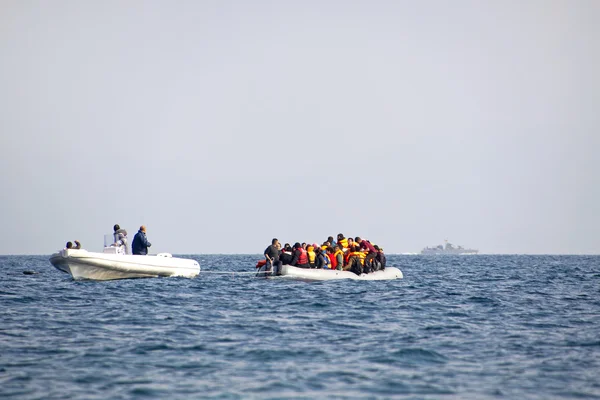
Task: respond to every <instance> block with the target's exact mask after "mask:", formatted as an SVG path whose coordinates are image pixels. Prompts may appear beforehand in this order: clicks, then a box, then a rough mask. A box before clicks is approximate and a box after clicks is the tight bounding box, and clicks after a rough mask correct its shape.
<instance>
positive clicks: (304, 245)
mask: <svg viewBox="0 0 600 400" xmlns="http://www.w3.org/2000/svg"><path fill="white" fill-rule="evenodd" d="M302 248H303V249H304V250H306V242H303V243H302Z"/></svg>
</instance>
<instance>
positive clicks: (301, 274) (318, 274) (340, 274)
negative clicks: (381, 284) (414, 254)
mask: <svg viewBox="0 0 600 400" xmlns="http://www.w3.org/2000/svg"><path fill="white" fill-rule="evenodd" d="M256 276H259V277H260V276H263V277H264V276H272V274H271V272H268V271H265V267H264V266H263V267H261V268H260V269H259V271H258V272H257V273H256ZM280 276H281V277H282V278H292V279H300V280H307V281H328V280H333V279H354V280H363V281H382V280H391V279H402V278H403V277H404V276H403V275H402V271H400V270H399V269H398V268H396V267H386V268H385V269H384V270H382V271H375V272H371V273H368V274H360V275H356V274H355V273H354V272H350V271H338V270H336V269H316V268H310V269H309V268H298V267H293V266H291V265H284V266H283V267H282V268H281V275H280Z"/></svg>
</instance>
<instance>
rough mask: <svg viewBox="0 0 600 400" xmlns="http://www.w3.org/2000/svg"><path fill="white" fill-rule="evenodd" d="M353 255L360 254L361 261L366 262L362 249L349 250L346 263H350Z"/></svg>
mask: <svg viewBox="0 0 600 400" xmlns="http://www.w3.org/2000/svg"><path fill="white" fill-rule="evenodd" d="M352 256H358V258H359V259H360V263H361V264H364V262H365V257H366V256H365V253H363V252H362V251H353V252H348V254H346V260H345V261H346V264H348V260H349V259H350V257H352Z"/></svg>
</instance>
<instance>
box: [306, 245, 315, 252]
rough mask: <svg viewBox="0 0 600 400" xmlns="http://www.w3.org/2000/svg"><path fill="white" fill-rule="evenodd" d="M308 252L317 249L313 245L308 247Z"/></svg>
mask: <svg viewBox="0 0 600 400" xmlns="http://www.w3.org/2000/svg"><path fill="white" fill-rule="evenodd" d="M306 251H315V247H314V246H312V245H308V246H306Z"/></svg>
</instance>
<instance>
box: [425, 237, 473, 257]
mask: <svg viewBox="0 0 600 400" xmlns="http://www.w3.org/2000/svg"><path fill="white" fill-rule="evenodd" d="M444 242H445V244H444V245H443V246H442V245H441V244H440V245H437V246H435V247H425V248H424V249H423V250H421V254H477V253H479V250H475V249H465V248H464V247H462V246H456V247H455V246H454V245H453V244H452V243H449V242H448V240H445V241H444Z"/></svg>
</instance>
